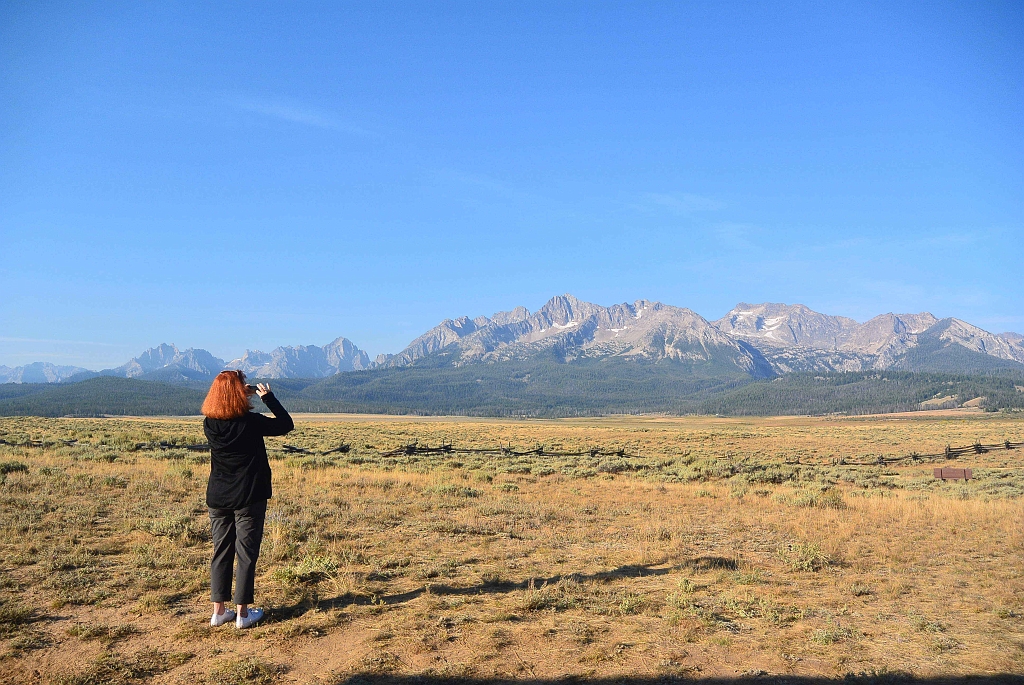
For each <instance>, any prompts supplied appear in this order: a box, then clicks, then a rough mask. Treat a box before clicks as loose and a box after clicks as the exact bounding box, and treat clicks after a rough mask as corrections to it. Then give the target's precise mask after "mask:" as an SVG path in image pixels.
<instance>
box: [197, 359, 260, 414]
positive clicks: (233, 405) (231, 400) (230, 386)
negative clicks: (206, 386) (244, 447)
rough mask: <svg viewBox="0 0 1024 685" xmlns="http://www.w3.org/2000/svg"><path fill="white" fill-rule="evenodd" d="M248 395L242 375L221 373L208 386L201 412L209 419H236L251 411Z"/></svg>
mask: <svg viewBox="0 0 1024 685" xmlns="http://www.w3.org/2000/svg"><path fill="white" fill-rule="evenodd" d="M249 395H250V392H249V390H248V387H247V386H246V385H245V374H244V373H242V372H241V371H221V372H220V373H218V374H217V377H216V378H214V379H213V383H211V384H210V392H208V393H207V394H206V400H205V401H204V402H203V408H202V410H201V411H202V412H203V415H204V416H209V417H210V418H211V419H237V418H238V417H240V416H245V415H246V413H248V411H249V409H251V407H250V406H249Z"/></svg>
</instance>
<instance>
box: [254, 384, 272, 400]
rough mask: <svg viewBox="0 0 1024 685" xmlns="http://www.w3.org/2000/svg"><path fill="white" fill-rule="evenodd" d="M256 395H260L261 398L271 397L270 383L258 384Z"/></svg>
mask: <svg viewBox="0 0 1024 685" xmlns="http://www.w3.org/2000/svg"><path fill="white" fill-rule="evenodd" d="M256 394H257V395H259V396H260V397H261V398H262V397H263V396H264V395H269V394H270V383H257V384H256Z"/></svg>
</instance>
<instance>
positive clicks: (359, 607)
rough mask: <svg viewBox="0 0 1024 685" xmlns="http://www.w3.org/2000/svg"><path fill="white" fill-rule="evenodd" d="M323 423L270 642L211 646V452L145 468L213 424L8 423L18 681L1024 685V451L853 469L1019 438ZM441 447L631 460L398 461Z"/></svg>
mask: <svg viewBox="0 0 1024 685" xmlns="http://www.w3.org/2000/svg"><path fill="white" fill-rule="evenodd" d="M302 418H303V420H300V421H299V425H298V429H297V430H296V432H295V433H293V434H292V435H290V436H287V437H286V438H283V439H274V440H269V441H268V444H269V445H270V447H271V457H272V466H273V469H274V487H275V497H274V499H273V500H272V501H271V507H270V509H269V513H268V523H267V530H266V538H265V540H264V547H263V554H262V557H261V560H260V566H259V578H258V582H257V595H258V596H257V601H258V603H261V604H263V605H264V606H266V607H267V609H268V618H267V620H266V622H265V623H264V624H263V625H261V626H260V627H258V628H256V629H253V630H251V631H246V632H243V633H239V632H236V631H235V630H234V629H233V628H232V627H230V626H225V627H222V628H218V629H211V628H209V626H208V617H209V604H208V595H207V593H208V585H207V583H208V578H207V572H208V569H207V563H208V555H209V541H208V536H209V524H208V519H207V517H206V510H205V506H204V491H205V484H206V475H207V473H208V468H209V467H208V463H207V462H208V455H205V454H202V453H196V452H189V451H187V450H184V449H182V448H180V447H171V448H170V449H165V450H145V449H143V450H136V449H135V446H136V445H137V444H138V443H141V442H151V441H159V440H165V441H168V442H170V443H172V444H174V445H179V446H180V445H182V444H187V443H190V442H200V441H202V431H201V426H200V423H199V422H198V421H195V420H157V419H24V418H12V419H0V438H2V439H5V440H7V441H9V442H22V441H25V440H29V439H34V440H41V441H44V442H45V443H46V444H45V445H44V446H41V447H11V446H0V471H2V472H4V473H3V475H2V476H0V477H2V479H3V481H2V485H0V639H2V640H3V651H4V653H3V656H2V657H0V659H2V660H0V672H2V673H3V674H4V677H5V678H6V680H4V682H14V683H18V682H40V681H42V682H60V683H77V684H79V685H86V684H88V683H100V682H103V683H130V682H151V681H152V682H181V683H196V682H199V683H202V682H207V681H209V682H218V683H230V682H274V681H281V682H320V683H335V682H341V681H344V680H346V679H348V678H350V677H352V676H354V675H357V674H385V673H386V674H399V675H402V674H405V675H412V674H424V675H434V676H473V677H480V678H493V677H499V678H504V677H507V678H523V677H525V678H559V677H565V676H571V675H576V676H580V677H615V676H622V675H629V676H650V677H662V676H666V677H668V676H736V675H741V674H748V675H749V674H758V673H761V674H764V673H767V674H792V675H821V676H830V677H835V676H843V675H845V674H848V673H852V674H858V673H885V672H887V671H888V672H898V671H904V672H907V673H912V674H914V675H916V676H922V677H923V676H935V675H966V674H994V673H998V674H1021V673H1024V581H1022V573H1024V571H1022V569H1021V564H1020V559H1021V554H1022V552H1024V533H1022V530H1024V528H1022V524H1024V506H1022V502H1024V500H1022V496H1024V468H1021V466H1022V465H1021V463H1020V456H1021V455H1022V454H1024V451H1021V452H1017V451H1010V452H1004V451H1000V452H990V453H987V454H982V455H973V456H971V457H969V458H964V459H961V460H958V461H957V462H956V464H957V465H966V466H970V467H972V468H973V469H974V471H975V475H976V476H977V479H976V480H974V481H972V482H970V483H967V484H964V483H949V482H947V483H942V482H939V481H935V480H934V479H933V478H932V477H931V468H932V466H933V465H934V464H932V463H928V462H925V461H920V462H916V463H909V464H908V465H905V466H886V467H879V466H835V465H833V463H834V461H835V460H837V459H839V458H847V459H857V460H864V459H868V458H872V457H877V456H878V455H884V456H894V455H904V454H907V453H910V452H919V453H925V452H935V451H941V449H942V448H943V447H944V446H945V445H946V444H948V443H951V444H954V445H962V444H971V443H973V442H975V440H978V439H980V440H982V441H983V442H987V443H991V442H997V441H1002V440H1007V439H1008V440H1012V441H1021V440H1022V439H1024V421H1022V420H1020V419H1019V418H1016V417H1014V416H1006V415H984V414H943V415H939V416H932V417H911V418H907V417H876V418H867V419H835V420H827V419H807V418H803V419H793V418H790V419H745V420H739V419H711V418H694V419H649V418H615V419H594V420H573V421H530V422H514V421H487V420H452V419H449V420H438V419H434V420H410V419H394V418H392V419H383V418H380V417H357V418H355V419H353V418H351V417H349V418H346V419H344V420H339V421H324V420H313V417H302ZM68 439H77V440H78V442H77V443H76V444H74V445H71V446H66V445H64V444H62V443H60V442H58V441H59V440H68ZM414 440H418V441H419V442H420V443H421V444H422V443H426V444H431V445H435V444H438V443H439V442H440V441H441V440H447V441H452V442H454V443H455V444H456V446H466V447H493V446H496V445H498V444H507V443H511V444H512V445H513V446H515V447H519V448H531V447H536V446H538V445H543V446H544V448H545V449H548V450H551V451H556V450H560V451H575V450H581V449H586V448H590V447H603V448H608V449H612V448H614V449H619V448H622V449H624V450H625V451H626V453H627V455H632V456H626V457H611V458H609V457H595V458H591V457H566V458H551V457H536V456H533V457H490V456H482V455H466V454H454V455H437V456H428V457H423V456H403V457H382V456H381V453H382V452H383V451H386V450H388V449H391V448H393V447H396V446H398V445H401V444H405V443H407V442H411V441H414ZM342 442H345V443H349V444H350V445H351V446H352V448H351V450H350V451H349V452H347V453H345V454H338V453H335V454H332V455H329V456H327V457H319V456H294V455H287V454H285V453H283V452H282V451H280V448H281V446H282V445H283V444H285V443H287V444H291V445H297V446H302V447H305V448H308V449H311V450H314V451H324V450H326V449H328V448H331V447H334V446H336V445H338V444H340V443H342ZM787 462H788V463H787ZM944 465H949V464H948V463H944Z"/></svg>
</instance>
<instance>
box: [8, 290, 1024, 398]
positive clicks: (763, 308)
mask: <svg viewBox="0 0 1024 685" xmlns="http://www.w3.org/2000/svg"><path fill="white" fill-rule="evenodd" d="M541 358H543V359H544V360H553V361H555V362H557V363H559V364H572V363H584V362H586V363H589V364H593V363H602V362H609V363H610V362H612V361H614V362H615V363H620V362H629V361H634V362H650V363H655V364H672V365H675V366H676V367H678V368H679V369H683V370H685V371H686V372H687V373H690V374H692V375H695V376H700V377H719V376H728V377H737V378H740V377H743V378H748V379H763V378H771V377H774V376H777V375H783V374H788V373H794V372H862V371H870V370H878V371H881V370H890V369H891V370H897V371H941V372H959V373H973V372H978V371H992V370H998V369H1012V370H1018V371H1019V370H1024V336H1021V335H1020V334H1017V333H1002V334H998V335H997V334H993V333H989V332H988V331H985V330H983V329H981V328H978V327H977V326H974V325H972V324H969V323H967V322H965V321H961V320H960V319H955V318H944V319H938V318H936V317H935V316H933V315H932V314H930V313H927V312H922V313H919V314H891V313H890V314H882V315H880V316H876V317H874V318H873V319H870V320H869V321H866V322H864V323H858V322H857V321H854V320H853V319H850V318H846V317H842V316H830V315H827V314H821V313H818V312H815V311H813V310H811V309H809V308H807V307H805V306H803V305H799V304H797V305H787V304H774V303H765V304H746V303H740V304H738V305H736V307H734V308H733V309H732V310H731V311H730V312H729V313H727V314H726V315H725V316H723V317H722V318H720V319H718V320H717V321H708V320H706V319H704V318H703V317H701V316H700V315H699V314H697V313H696V312H694V311H692V310H690V309H686V308H681V307H675V306H672V305H667V304H663V303H660V302H652V301H649V300H637V301H636V302H633V303H632V304H628V303H624V304H616V305H612V306H608V307H605V306H601V305H597V304H593V303H590V302H584V301H582V300H579V299H577V298H575V297H573V296H572V295H568V294H566V295H560V296H557V297H553V298H551V300H549V301H548V302H547V303H546V304H545V305H544V306H543V307H541V308H540V309H539V310H537V311H536V312H532V313H531V312H530V311H529V310H527V309H526V308H525V307H516V308H515V309H512V310H511V311H505V312H498V313H497V314H494V315H493V316H491V317H486V316H479V317H476V318H472V319H471V318H469V317H466V316H463V317H459V318H456V319H446V320H444V321H442V322H441V323H439V324H438V325H437V326H435V327H433V328H431V329H430V330H428V331H426V332H425V333H423V334H422V335H420V336H419V337H417V338H416V339H415V340H413V341H412V342H411V343H409V345H408V346H406V348H405V349H404V350H402V351H401V352H399V353H398V354H393V355H379V356H378V357H377V358H376V359H375V360H372V361H371V360H370V358H369V356H368V355H367V354H366V352H364V351H363V350H361V349H359V348H358V347H357V346H356V345H355V344H354V343H352V342H351V341H350V340H348V339H346V338H342V337H339V338H337V339H336V340H334V341H333V342H330V343H328V344H327V345H324V346H323V347H319V346H316V345H297V346H287V347H278V348H276V349H274V350H272V351H270V352H261V351H259V350H246V352H245V353H244V354H243V355H242V356H240V357H238V358H236V359H232V360H230V361H228V362H225V361H224V360H222V359H219V358H217V357H215V356H213V355H212V354H210V353H209V352H207V351H206V350H203V349H196V348H188V349H185V350H181V349H179V348H178V347H176V346H175V345H173V344H166V343H165V344H161V345H158V346H157V347H154V348H151V349H149V350H146V351H145V352H143V353H142V354H140V355H139V356H138V357H135V358H134V359H131V360H130V361H128V362H126V363H125V364H123V365H121V366H119V367H116V368H113V369H105V370H102V371H98V372H97V371H88V370H86V369H81V368H79V367H68V366H54V365H52V364H48V363H40V362H37V363H35V364H29V365H27V366H21V367H15V368H8V367H4V366H0V383H30V382H32V383H61V382H72V381H80V380H84V379H87V378H91V377H95V376H117V377H123V378H134V379H142V380H156V381H164V382H171V383H184V382H192V381H206V380H209V379H210V378H212V377H213V376H214V375H216V373H218V372H219V371H221V370H222V369H225V368H230V369H241V370H243V371H245V372H246V373H247V374H248V375H249V376H250V377H252V378H275V379H281V378H294V379H298V378H305V379H315V378H327V377H331V376H335V375H337V374H343V373H346V372H351V371H366V370H372V369H398V368H403V367H423V366H432V365H434V366H437V365H441V366H448V367H452V368H460V367H467V366H472V365H479V364H503V363H513V362H514V363H519V364H522V363H526V362H528V361H529V360H531V359H541Z"/></svg>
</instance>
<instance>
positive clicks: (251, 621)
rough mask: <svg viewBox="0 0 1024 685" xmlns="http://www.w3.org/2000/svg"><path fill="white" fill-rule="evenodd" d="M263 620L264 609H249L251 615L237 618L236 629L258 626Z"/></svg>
mask: <svg viewBox="0 0 1024 685" xmlns="http://www.w3.org/2000/svg"><path fill="white" fill-rule="evenodd" d="M261 618H263V609H253V608H252V607H249V615H248V616H242V615H241V614H239V615H238V616H237V617H235V627H236V628H249V627H250V626H254V625H256V622H257V621H259V620H260V619H261Z"/></svg>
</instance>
